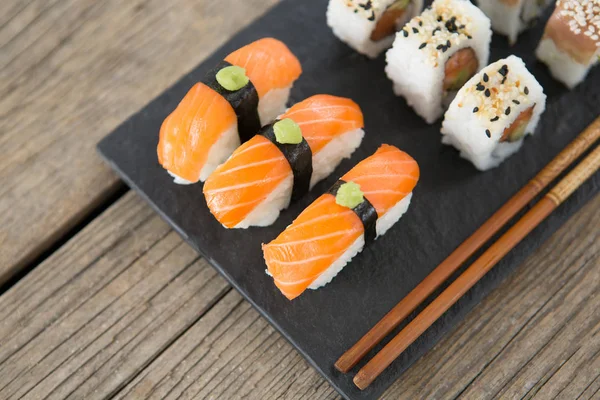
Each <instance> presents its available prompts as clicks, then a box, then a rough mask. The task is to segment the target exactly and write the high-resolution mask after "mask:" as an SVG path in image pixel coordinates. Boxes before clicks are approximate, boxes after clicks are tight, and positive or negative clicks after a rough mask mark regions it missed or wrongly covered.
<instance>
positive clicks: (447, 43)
mask: <svg viewBox="0 0 600 400" xmlns="http://www.w3.org/2000/svg"><path fill="white" fill-rule="evenodd" d="M446 47H448V48H450V41H449V40H448V41H446Z"/></svg>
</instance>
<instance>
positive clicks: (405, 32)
mask: <svg viewBox="0 0 600 400" xmlns="http://www.w3.org/2000/svg"><path fill="white" fill-rule="evenodd" d="M402 34H403V35H404V37H408V32H407V31H405V30H404V29H402Z"/></svg>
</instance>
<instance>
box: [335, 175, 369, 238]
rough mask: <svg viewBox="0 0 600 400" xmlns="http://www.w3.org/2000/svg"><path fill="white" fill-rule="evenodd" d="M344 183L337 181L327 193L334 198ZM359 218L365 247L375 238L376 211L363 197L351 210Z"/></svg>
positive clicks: (340, 180)
mask: <svg viewBox="0 0 600 400" xmlns="http://www.w3.org/2000/svg"><path fill="white" fill-rule="evenodd" d="M344 183H346V182H345V181H343V180H342V179H339V180H338V181H337V182H336V183H335V184H334V185H333V186H332V187H331V188H330V189H329V190H328V191H327V193H331V194H332V195H333V196H334V197H335V196H337V192H338V189H339V188H340V186H342V185H343V184H344ZM352 211H354V213H355V214H356V215H357V216H358V218H360V220H361V222H362V224H363V227H364V229H365V246H366V245H368V244H369V243H371V242H372V241H373V240H375V238H376V237H377V210H376V209H375V207H373V205H372V204H371V202H370V201H369V200H367V198H366V197H365V198H364V200H363V202H362V203H360V204H359V205H357V206H356V207H354V208H353V209H352Z"/></svg>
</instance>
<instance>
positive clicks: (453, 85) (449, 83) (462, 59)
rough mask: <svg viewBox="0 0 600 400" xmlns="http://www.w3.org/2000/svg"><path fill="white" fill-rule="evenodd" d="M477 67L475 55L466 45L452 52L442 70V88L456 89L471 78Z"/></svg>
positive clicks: (447, 89) (446, 89)
mask: <svg viewBox="0 0 600 400" xmlns="http://www.w3.org/2000/svg"><path fill="white" fill-rule="evenodd" d="M478 68H479V62H478V61H477V56H476V55H475V52H474V51H473V49H472V48H470V47H467V48H464V49H460V50H459V51H457V52H456V53H454V54H453V55H452V56H451V57H450V58H449V59H448V61H446V66H445V70H444V90H445V91H454V90H458V89H460V88H461V87H463V85H464V84H465V83H466V82H467V81H468V80H469V79H471V77H472V76H473V75H475V73H476V72H477V69H478Z"/></svg>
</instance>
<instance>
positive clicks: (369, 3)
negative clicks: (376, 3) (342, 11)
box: [358, 0, 373, 10]
mask: <svg viewBox="0 0 600 400" xmlns="http://www.w3.org/2000/svg"><path fill="white" fill-rule="evenodd" d="M358 6H359V7H362V8H364V9H365V10H370V9H371V7H372V6H373V4H372V2H371V0H368V1H367V2H366V3H365V4H359V5H358Z"/></svg>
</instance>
